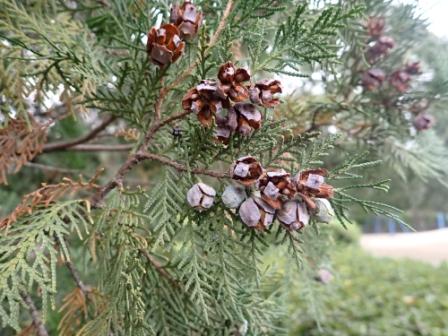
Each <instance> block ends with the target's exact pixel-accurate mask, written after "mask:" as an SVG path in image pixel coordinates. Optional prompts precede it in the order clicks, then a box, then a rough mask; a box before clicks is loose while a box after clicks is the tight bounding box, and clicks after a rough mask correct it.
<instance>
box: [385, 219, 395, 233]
mask: <svg viewBox="0 0 448 336" xmlns="http://www.w3.org/2000/svg"><path fill="white" fill-rule="evenodd" d="M387 228H388V230H389V233H397V223H396V222H395V220H393V219H392V218H389V220H388V221H387Z"/></svg>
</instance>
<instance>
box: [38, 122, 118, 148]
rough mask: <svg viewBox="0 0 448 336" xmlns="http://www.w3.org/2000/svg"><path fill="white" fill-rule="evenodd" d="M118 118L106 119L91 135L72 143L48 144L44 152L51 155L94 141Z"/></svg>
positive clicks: (88, 134)
mask: <svg viewBox="0 0 448 336" xmlns="http://www.w3.org/2000/svg"><path fill="white" fill-rule="evenodd" d="M115 119H116V117H114V116H110V117H108V118H107V119H105V120H104V121H103V122H102V123H101V124H100V125H99V126H98V127H95V128H94V129H92V130H91V131H90V132H89V133H87V134H86V135H83V136H82V137H80V138H78V139H75V140H71V141H61V142H53V143H48V144H45V145H44V148H43V152H44V153H49V152H54V151H58V150H64V149H67V148H71V147H74V146H76V145H79V144H82V143H85V142H88V141H90V140H92V139H94V138H95V137H96V136H97V135H98V134H99V133H101V132H102V131H103V130H104V129H105V128H106V127H107V126H109V125H110V124H111V123H112V122H114V121H115Z"/></svg>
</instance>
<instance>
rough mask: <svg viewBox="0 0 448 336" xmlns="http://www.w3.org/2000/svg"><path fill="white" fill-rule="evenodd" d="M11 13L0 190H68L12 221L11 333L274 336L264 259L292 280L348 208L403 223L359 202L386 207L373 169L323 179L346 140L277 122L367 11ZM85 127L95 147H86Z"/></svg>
mask: <svg viewBox="0 0 448 336" xmlns="http://www.w3.org/2000/svg"><path fill="white" fill-rule="evenodd" d="M0 6H1V8H2V9H3V10H2V13H0V39H1V42H2V44H1V49H0V52H1V55H2V58H1V63H0V66H1V72H0V73H1V76H2V82H1V90H2V91H1V96H0V98H1V101H2V105H1V112H2V117H3V125H2V128H1V130H0V139H1V140H0V143H1V145H2V151H1V154H0V162H1V163H0V177H1V179H0V182H2V183H4V184H6V183H8V181H9V180H12V179H14V178H15V177H18V178H17V180H20V178H24V175H21V174H23V169H25V168H24V167H34V168H42V169H44V170H45V171H46V172H47V173H54V174H57V175H60V174H62V175H66V176H71V177H64V178H62V179H60V180H59V181H54V179H53V180H52V179H51V178H48V176H47V179H46V180H44V182H46V183H43V184H42V185H41V186H40V187H39V188H37V189H36V190H34V191H33V190H29V189H28V193H27V194H26V195H25V196H23V197H22V199H21V201H20V202H19V203H18V205H17V206H16V207H15V208H14V209H12V210H11V211H10V212H9V214H7V215H6V216H5V217H4V218H3V219H2V221H1V224H0V225H1V237H0V258H1V264H0V298H1V305H0V320H1V323H2V325H3V327H4V333H5V334H6V333H9V332H11V330H12V329H14V330H16V331H19V330H22V331H23V332H24V333H25V332H30V331H31V330H32V331H34V332H35V333H36V334H37V335H40V336H41V335H48V334H61V335H153V334H154V335H164V334H166V335H202V334H211V335H214V334H219V335H222V334H233V335H244V334H253V335H259V334H279V333H282V332H284V329H282V328H281V326H282V324H281V323H279V321H280V320H281V318H282V317H283V316H284V313H285V309H284V308H285V307H284V305H282V291H281V288H283V287H282V286H281V283H282V281H281V279H279V278H278V274H276V273H275V272H270V270H269V269H266V268H265V265H264V264H263V257H264V255H265V252H266V251H267V249H269V248H270V247H271V246H277V245H281V246H285V249H286V250H287V252H285V255H279V256H280V257H282V258H287V257H288V258H291V260H292V261H293V262H294V263H295V264H296V265H297V266H298V268H297V269H295V270H294V271H295V272H299V271H300V269H301V267H302V265H303V263H304V261H303V255H305V256H306V253H307V250H306V246H307V244H302V240H303V239H308V238H309V237H315V238H316V237H317V238H316V240H315V244H311V245H314V247H316V246H315V245H316V244H318V235H317V234H318V227H319V224H318V223H319V222H328V221H330V220H331V219H332V217H334V216H335V217H337V219H338V220H339V221H341V222H342V223H343V224H344V223H345V222H347V220H348V219H347V209H348V207H349V206H350V205H359V206H360V207H361V208H363V209H364V210H366V211H370V212H373V213H376V214H384V215H387V216H391V217H392V218H395V219H397V220H400V217H399V211H398V210H396V209H395V208H393V207H391V206H388V205H386V204H383V203H380V202H375V201H371V200H364V199H360V198H358V197H356V196H355V195H354V194H353V193H352V192H353V191H356V190H358V189H362V188H367V189H374V190H379V191H387V189H388V186H387V183H388V181H387V180H384V179H381V178H379V179H378V180H376V181H373V182H368V181H365V180H362V179H363V177H362V175H361V174H362V171H363V170H364V169H367V168H369V167H372V166H375V165H376V164H378V161H373V162H366V160H365V155H364V154H362V153H357V155H352V156H349V157H348V158H347V159H346V160H345V161H344V162H343V163H341V164H340V165H337V166H325V164H324V162H323V159H324V158H325V157H326V156H327V155H328V154H329V153H330V152H332V151H335V152H336V153H338V150H337V149H335V148H334V145H333V144H334V142H335V139H334V138H333V137H331V136H323V137H322V136H320V133H319V132H316V130H315V129H314V128H313V129H309V130H307V131H304V132H301V133H300V134H298V133H297V132H295V131H294V127H292V126H294V125H291V123H290V122H288V120H287V119H285V115H283V114H282V113H279V111H281V109H279V106H281V105H282V100H284V99H287V97H285V96H284V95H283V96H279V94H280V93H281V92H282V83H281V81H282V78H284V76H289V77H294V76H303V73H304V71H306V69H307V68H309V67H312V66H315V65H317V64H321V65H322V66H326V67H329V68H330V69H335V62H336V61H337V56H338V46H337V45H336V44H335V43H334V42H335V40H336V36H338V34H339V33H340V32H341V31H344V28H345V27H347V25H349V24H351V23H352V22H353V21H352V20H355V19H356V20H359V18H360V15H361V14H362V9H361V8H360V7H356V6H355V7H353V6H345V5H329V4H325V3H324V2H318V3H315V2H313V3H310V4H302V2H299V1H293V0H282V1H276V0H272V1H265V0H227V1H221V0H207V1H205V0H204V1H196V2H195V3H194V4H192V3H190V2H185V3H183V4H172V3H170V2H167V1H157V0H154V1H128V0H110V1H105V0H90V1H56V0H54V1H51V0H50V1H25V0H13V1H11V0H0ZM333 71H334V70H333ZM334 75H337V73H334ZM279 78H280V79H279ZM54 96H59V104H58V105H56V106H52V105H51V97H54ZM49 102H50V103H49ZM307 109H308V107H307ZM82 118H86V119H87V122H86V123H85V124H87V127H88V128H89V130H88V131H86V133H82V134H78V132H79V128H81V130H82V127H80V125H82V124H83V123H82V122H80V120H81V119H82ZM347 127H353V122H351V121H350V122H347ZM112 131H114V133H111V132H112ZM108 134H109V135H111V134H112V135H114V137H110V136H107V135H108ZM76 135H78V137H76ZM61 137H63V139H60V138H61ZM367 143H368V142H367ZM80 151H82V152H89V153H94V154H90V156H89V164H82V163H79V162H78V163H77V160H79V161H82V159H80V157H79V156H77V155H79V153H78V152H80ZM122 151H125V152H126V151H128V152H129V154H128V155H127V157H125V158H124V159H123V161H122V162H120V163H119V165H118V167H109V166H110V165H112V166H114V164H113V163H114V162H116V161H114V160H113V159H112V158H111V157H113V156H114V155H116V156H120V153H119V152H122ZM72 152H75V154H73V153H72ZM104 152H113V153H110V155H104ZM50 153H58V154H57V155H56V154H52V155H53V158H52V159H48V158H47V159H46V157H48V156H50V155H51V154H50ZM337 155H339V153H338V154H337ZM67 160H69V161H70V162H67ZM49 162H50V163H53V165H56V167H55V166H53V165H51V166H49V165H48V163H49ZM61 166H63V167H64V168H61ZM74 167H76V169H75V170H74ZM101 167H106V169H105V170H106V171H105V172H102V170H101V169H98V168H101ZM92 169H93V170H95V169H98V170H97V172H96V173H92ZM78 171H82V172H84V174H85V175H88V176H91V177H90V178H89V179H88V180H86V179H83V178H81V177H80V178H74V177H73V175H74V173H77V172H78ZM12 172H16V173H18V175H16V176H10V174H11V173H12ZM142 175H145V176H146V177H147V178H146V181H148V180H149V187H148V188H144V187H143V182H145V178H144V177H143V178H142ZM148 176H149V177H148ZM136 181H137V182H136ZM17 183H19V181H18V182H17ZM27 187H29V186H22V187H21V188H23V189H24V190H27ZM309 239H311V238H309ZM308 245H310V244H309V242H308ZM68 277H70V278H71V279H72V280H73V281H72V282H71V283H72V284H73V285H72V286H71V287H70V286H68V285H67V284H66V282H64V281H63V280H64V279H65V280H67V279H68ZM275 289H277V290H275ZM55 310H58V311H59V312H60V314H59V315H57V314H54V313H52V312H53V311H55ZM48 316H51V317H52V318H53V319H56V320H57V324H58V326H57V329H55V327H54V323H53V324H52V321H51V318H50V319H49V318H47V317H48Z"/></svg>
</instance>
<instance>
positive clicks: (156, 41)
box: [146, 1, 202, 68]
mask: <svg viewBox="0 0 448 336" xmlns="http://www.w3.org/2000/svg"><path fill="white" fill-rule="evenodd" d="M170 22H171V23H165V24H162V25H161V27H160V28H156V27H152V28H151V30H150V31H149V32H148V40H147V45H146V48H147V52H148V57H149V58H150V60H151V62H153V63H154V64H156V65H158V66H159V67H161V68H163V67H165V66H167V65H169V64H171V63H174V62H176V61H177V60H178V59H179V57H180V56H181V55H182V53H183V51H184V49H185V42H184V40H188V39H191V38H193V37H194V36H195V35H196V34H197V32H198V30H199V28H200V26H201V22H202V13H201V12H198V11H197V9H196V7H195V5H193V4H192V3H191V2H190V1H185V2H184V3H183V4H182V6H179V5H178V4H175V5H173V6H172V8H171V17H170Z"/></svg>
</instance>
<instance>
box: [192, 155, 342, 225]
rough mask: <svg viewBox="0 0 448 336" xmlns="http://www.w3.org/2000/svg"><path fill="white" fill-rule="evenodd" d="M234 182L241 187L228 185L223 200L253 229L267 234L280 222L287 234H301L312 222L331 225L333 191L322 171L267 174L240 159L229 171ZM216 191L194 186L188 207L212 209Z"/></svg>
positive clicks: (254, 163) (246, 159) (255, 163)
mask: <svg viewBox="0 0 448 336" xmlns="http://www.w3.org/2000/svg"><path fill="white" fill-rule="evenodd" d="M230 176H231V178H232V179H233V180H234V181H236V182H238V183H239V184H240V186H235V185H228V186H227V187H226V188H225V190H224V192H223V194H222V196H221V200H222V202H223V203H224V205H225V206H226V207H228V208H231V209H237V211H238V215H239V217H240V218H241V221H242V222H243V223H244V224H246V225H247V226H248V227H250V228H255V229H258V230H265V229H267V228H269V227H270V226H271V224H272V223H273V221H274V220H275V219H276V218H277V219H278V221H279V222H280V223H281V224H282V226H283V227H285V228H286V229H288V230H294V231H295V230H300V229H302V228H303V227H305V226H306V225H308V224H309V222H310V218H314V219H315V220H316V221H318V222H330V221H331V219H332V218H333V217H334V211H333V208H332V206H331V203H330V202H329V201H328V198H331V197H332V196H333V187H332V186H331V185H329V184H327V183H325V176H327V171H326V170H325V169H322V168H317V169H309V170H303V171H301V172H299V173H298V174H297V175H296V176H294V177H292V178H291V176H290V174H289V173H287V172H286V171H284V170H283V169H279V170H265V169H263V167H262V166H261V164H260V163H259V162H258V161H257V160H256V159H255V158H254V157H252V156H245V157H242V158H239V159H237V160H236V161H235V162H234V163H233V164H232V166H231V167H230ZM215 195H216V193H215V191H214V189H213V188H212V187H210V186H207V185H204V184H203V183H198V184H195V185H194V186H193V187H192V188H191V189H190V190H189V191H188V194H187V200H188V202H189V204H190V205H191V206H192V207H194V208H195V209H197V210H199V211H203V210H205V209H208V208H210V207H211V206H212V204H213V200H214V196H215Z"/></svg>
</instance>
